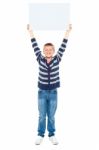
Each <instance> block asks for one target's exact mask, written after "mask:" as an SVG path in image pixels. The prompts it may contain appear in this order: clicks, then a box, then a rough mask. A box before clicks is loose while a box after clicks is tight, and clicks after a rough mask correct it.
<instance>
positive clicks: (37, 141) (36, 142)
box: [35, 136, 43, 145]
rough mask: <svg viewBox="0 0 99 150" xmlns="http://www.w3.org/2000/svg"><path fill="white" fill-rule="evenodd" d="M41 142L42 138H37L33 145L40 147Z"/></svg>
mask: <svg viewBox="0 0 99 150" xmlns="http://www.w3.org/2000/svg"><path fill="white" fill-rule="evenodd" d="M42 141H43V137H42V136H38V137H37V139H36V141H35V145H40V144H41V143H42Z"/></svg>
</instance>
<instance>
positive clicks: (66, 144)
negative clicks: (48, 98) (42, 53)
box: [0, 0, 99, 150]
mask: <svg viewBox="0 0 99 150" xmlns="http://www.w3.org/2000/svg"><path fill="white" fill-rule="evenodd" d="M55 1H56V0H55ZM28 2H30V1H18V0H16V1H11V0H9V1H5V0H3V1H1V2H0V150H7V149H10V150H44V149H48V150H56V149H57V150H64V149H66V150H99V41H98V40H99V23H98V18H99V17H98V13H99V10H98V0H97V1H96V0H91V1H88V0H87V1H86V0H74V1H71V22H72V24H73V30H72V32H71V35H70V37H69V41H68V47H67V49H66V52H65V55H64V56H63V60H62V62H61V65H60V75H61V88H60V89H59V96H58V98H59V100H58V109H57V113H56V127H57V132H56V136H57V138H58V140H59V143H60V144H59V145H58V146H53V145H51V143H50V142H49V140H48V138H47V133H46V137H45V139H44V141H43V143H42V145H41V146H35V145H34V142H35V138H36V134H37V132H36V129H37V122H38V110H37V75H38V74H37V73H38V64H37V62H36V60H35V55H34V53H33V49H32V48H31V43H30V38H29V35H28V33H27V30H26V24H27V23H28V15H27V14H28V13H27V11H28V10H27V4H28ZM36 2H37V1H36ZM38 2H39V1H38ZM40 2H41V1H40ZM56 2H57V1H56ZM61 2H62V1H61ZM64 31H65V30H64ZM64 31H58V32H47V31H46V32H43V31H42V32H40V31H38V32H36V31H34V33H35V35H36V37H37V39H38V43H39V46H40V47H42V46H43V44H44V43H46V41H51V42H53V43H54V44H55V46H56V49H57V48H58V47H59V45H60V42H61V40H62V38H63V35H64ZM45 37H46V38H45Z"/></svg>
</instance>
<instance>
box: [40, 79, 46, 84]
mask: <svg viewBox="0 0 99 150" xmlns="http://www.w3.org/2000/svg"><path fill="white" fill-rule="evenodd" d="M39 82H40V83H41V84H48V82H43V81H40V80H39Z"/></svg>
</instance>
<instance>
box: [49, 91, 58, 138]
mask: <svg viewBox="0 0 99 150" xmlns="http://www.w3.org/2000/svg"><path fill="white" fill-rule="evenodd" d="M56 109H57V89H54V90H50V92H49V97H48V106H47V116H48V124H47V130H48V132H49V135H48V136H49V137H50V136H53V135H54V132H55V112H56Z"/></svg>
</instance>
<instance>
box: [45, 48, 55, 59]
mask: <svg viewBox="0 0 99 150" xmlns="http://www.w3.org/2000/svg"><path fill="white" fill-rule="evenodd" d="M54 52H55V50H54V47H53V46H44V49H43V53H44V55H45V57H48V58H50V57H52V56H53V54H54Z"/></svg>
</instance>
